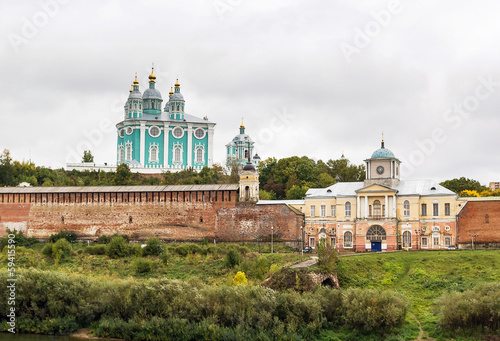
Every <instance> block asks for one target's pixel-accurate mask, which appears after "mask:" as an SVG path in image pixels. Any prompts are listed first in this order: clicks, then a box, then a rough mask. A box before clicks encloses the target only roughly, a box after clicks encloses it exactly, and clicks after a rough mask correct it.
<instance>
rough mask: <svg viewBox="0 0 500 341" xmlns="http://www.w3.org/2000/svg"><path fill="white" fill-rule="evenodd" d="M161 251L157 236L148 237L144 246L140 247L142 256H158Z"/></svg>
mask: <svg viewBox="0 0 500 341" xmlns="http://www.w3.org/2000/svg"><path fill="white" fill-rule="evenodd" d="M162 251H163V246H162V244H161V240H159V239H158V238H154V237H152V238H148V240H147V241H146V246H145V247H144V248H143V249H142V255H143V256H159V255H160V254H161V253H162Z"/></svg>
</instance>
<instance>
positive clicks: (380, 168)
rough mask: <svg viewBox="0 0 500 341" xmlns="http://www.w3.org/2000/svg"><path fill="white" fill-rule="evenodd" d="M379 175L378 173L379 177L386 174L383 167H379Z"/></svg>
mask: <svg viewBox="0 0 500 341" xmlns="http://www.w3.org/2000/svg"><path fill="white" fill-rule="evenodd" d="M377 173H378V174H379V175H382V174H384V167H382V166H378V167H377Z"/></svg>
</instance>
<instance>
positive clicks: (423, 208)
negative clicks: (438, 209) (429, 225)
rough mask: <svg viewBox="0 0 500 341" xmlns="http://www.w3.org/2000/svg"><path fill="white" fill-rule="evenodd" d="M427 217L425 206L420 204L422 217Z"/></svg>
mask: <svg viewBox="0 0 500 341" xmlns="http://www.w3.org/2000/svg"><path fill="white" fill-rule="evenodd" d="M426 215H427V204H422V216H426Z"/></svg>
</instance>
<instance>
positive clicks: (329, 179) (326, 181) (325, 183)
mask: <svg viewBox="0 0 500 341" xmlns="http://www.w3.org/2000/svg"><path fill="white" fill-rule="evenodd" d="M336 182H337V181H335V179H334V178H333V176H331V175H330V174H328V173H321V174H320V175H318V181H317V182H316V183H317V185H318V187H319V188H325V187H329V186H331V185H333V184H335V183H336Z"/></svg>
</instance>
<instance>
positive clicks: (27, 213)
mask: <svg viewBox="0 0 500 341" xmlns="http://www.w3.org/2000/svg"><path fill="white" fill-rule="evenodd" d="M229 192H230V191H224V193H222V192H219V193H217V198H215V193H209V192H172V193H120V195H117V193H88V194H87V193H81V194H77V195H75V194H74V193H59V194H53V195H52V194H43V195H39V194H32V195H31V196H30V195H28V196H27V197H26V198H25V196H24V195H23V196H22V197H21V198H18V197H16V196H13V197H9V198H5V199H6V200H4V201H3V203H0V229H1V232H0V233H1V234H2V235H4V234H5V233H6V232H5V231H6V228H11V229H12V228H16V229H20V230H23V231H25V234H26V235H27V236H29V237H35V238H40V239H43V238H48V237H49V236H50V235H52V234H55V233H57V232H59V231H63V230H68V231H75V232H76V233H77V235H78V236H79V237H80V238H89V239H95V238H97V237H98V236H100V235H112V234H115V233H120V234H126V235H129V236H131V237H132V238H141V239H143V238H146V237H148V236H152V235H156V236H158V237H159V238H161V239H167V240H178V241H183V240H184V241H186V240H201V239H203V238H208V239H210V240H211V239H213V238H216V239H217V240H234V241H239V240H254V239H256V238H263V239H264V240H265V239H266V238H267V237H268V238H269V239H270V236H271V226H273V227H274V236H275V239H276V240H279V239H281V240H297V239H299V238H300V226H303V222H304V217H303V215H297V214H296V213H295V212H293V211H292V210H291V209H290V208H289V207H287V206H286V205H255V204H243V203H238V204H237V203H236V199H237V192H236V191H231V193H229ZM222 194H224V201H222ZM229 198H230V200H229ZM215 199H217V200H215ZM23 201H26V202H31V204H21V203H19V202H23ZM32 201H34V202H32Z"/></svg>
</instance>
